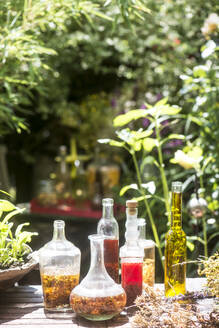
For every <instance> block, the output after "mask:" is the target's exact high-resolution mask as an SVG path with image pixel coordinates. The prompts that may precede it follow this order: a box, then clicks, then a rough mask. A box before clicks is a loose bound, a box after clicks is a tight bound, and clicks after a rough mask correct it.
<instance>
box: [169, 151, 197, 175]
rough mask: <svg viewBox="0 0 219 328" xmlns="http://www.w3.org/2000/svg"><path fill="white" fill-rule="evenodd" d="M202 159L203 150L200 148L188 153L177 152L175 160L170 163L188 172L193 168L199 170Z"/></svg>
mask: <svg viewBox="0 0 219 328" xmlns="http://www.w3.org/2000/svg"><path fill="white" fill-rule="evenodd" d="M202 159H203V157H202V149H201V148H200V147H194V148H193V149H191V150H190V151H188V152H187V153H185V152H184V151H182V150H177V151H176V152H175V154H174V158H172V159H171V160H170V162H171V163H174V164H179V165H181V166H182V167H184V169H186V170H188V169H192V168H194V169H195V170H198V169H199V168H200V162H201V160H202Z"/></svg>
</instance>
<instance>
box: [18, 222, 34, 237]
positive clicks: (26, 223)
mask: <svg viewBox="0 0 219 328" xmlns="http://www.w3.org/2000/svg"><path fill="white" fill-rule="evenodd" d="M29 225H30V223H29V222H25V223H22V224H19V226H18V227H17V229H16V230H15V237H16V238H17V237H18V236H19V234H20V232H21V230H22V229H23V227H24V226H29Z"/></svg>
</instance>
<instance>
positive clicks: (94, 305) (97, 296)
mask: <svg viewBox="0 0 219 328" xmlns="http://www.w3.org/2000/svg"><path fill="white" fill-rule="evenodd" d="M89 239H90V247H91V264H90V269H89V271H88V274H87V275H86V277H85V278H84V279H83V280H82V281H81V283H80V284H79V285H78V286H76V287H75V288H74V289H73V290H72V292H71V295H70V304H71V307H72V309H73V311H74V312H75V313H77V314H78V315H80V316H82V317H84V318H86V319H88V320H94V321H101V320H108V319H111V318H112V317H114V316H115V315H117V314H119V313H120V312H121V311H122V310H123V308H124V307H125V304H126V293H125V291H124V289H123V288H122V286H121V285H119V284H117V283H115V281H114V280H113V279H112V278H111V277H110V276H109V275H108V273H107V271H106V269H105V266H104V256H103V241H104V237H103V236H101V235H98V234H96V235H90V236H89Z"/></svg>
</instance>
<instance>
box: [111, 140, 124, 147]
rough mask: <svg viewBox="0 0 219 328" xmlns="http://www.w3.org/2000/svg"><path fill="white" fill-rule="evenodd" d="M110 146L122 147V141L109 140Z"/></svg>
mask: <svg viewBox="0 0 219 328" xmlns="http://www.w3.org/2000/svg"><path fill="white" fill-rule="evenodd" d="M109 144H110V146H114V147H120V148H121V147H124V145H125V144H124V142H119V141H116V140H111V141H110V143H109Z"/></svg>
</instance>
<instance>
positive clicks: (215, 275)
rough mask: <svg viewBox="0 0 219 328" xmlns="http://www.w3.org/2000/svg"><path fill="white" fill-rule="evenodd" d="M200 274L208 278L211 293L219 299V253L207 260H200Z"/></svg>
mask: <svg viewBox="0 0 219 328" xmlns="http://www.w3.org/2000/svg"><path fill="white" fill-rule="evenodd" d="M200 262H201V267H199V270H198V274H199V275H205V276H206V278H207V287H208V289H209V291H210V293H211V294H212V295H213V296H215V297H219V252H216V253H215V254H214V255H212V256H210V257H209V258H208V259H207V260H203V259H201V260H200Z"/></svg>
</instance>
